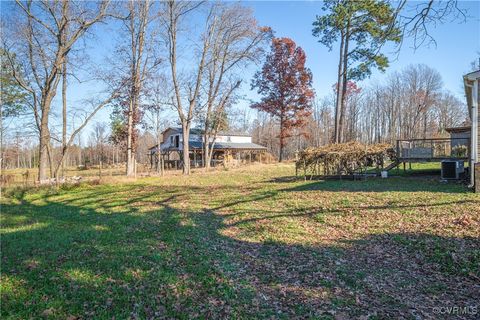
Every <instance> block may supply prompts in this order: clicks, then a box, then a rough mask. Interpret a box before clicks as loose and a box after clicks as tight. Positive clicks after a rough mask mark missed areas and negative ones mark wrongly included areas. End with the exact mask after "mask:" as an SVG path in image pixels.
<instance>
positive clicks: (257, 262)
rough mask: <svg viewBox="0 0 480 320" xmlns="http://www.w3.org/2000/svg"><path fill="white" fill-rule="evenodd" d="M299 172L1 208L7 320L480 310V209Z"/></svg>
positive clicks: (399, 186)
mask: <svg viewBox="0 0 480 320" xmlns="http://www.w3.org/2000/svg"><path fill="white" fill-rule="evenodd" d="M293 172H294V168H293V166H292V165H259V166H252V167H248V168H242V169H235V170H229V171H219V172H212V173H208V174H203V173H201V172H197V173H196V174H195V175H193V176H191V177H182V176H167V177H164V178H145V179H139V180H137V181H136V182H133V183H132V182H130V183H128V182H119V183H116V184H106V185H97V186H91V185H81V186H77V187H63V188H61V189H48V188H46V189H33V190H30V191H25V190H21V189H15V190H13V189H12V190H10V191H9V192H7V196H6V197H5V198H3V199H2V200H1V205H2V206H1V228H0V230H1V259H2V260H1V263H2V264H1V282H0V283H1V315H0V316H1V318H2V319H28V318H42V317H43V318H51V319H66V318H69V319H80V318H81V319H112V318H113V317H115V318H116V319H125V318H138V319H154V318H155V319H157V318H180V319H191V318H200V319H207V318H208V319H210V318H245V319H251V318H280V319H283V318H284V319H290V318H292V317H295V316H297V317H303V318H316V319H333V318H335V317H338V316H339V315H341V316H344V317H346V318H359V317H361V316H364V317H367V318H368V316H370V317H373V318H375V317H376V318H379V319H384V318H401V317H404V318H409V317H412V313H411V310H415V314H417V315H422V317H428V316H430V317H432V316H433V314H432V310H433V309H432V308H433V307H437V306H445V305H447V306H448V305H452V306H472V305H478V300H477V298H478V296H479V295H480V292H479V287H478V279H479V277H480V270H479V265H480V249H479V248H480V240H479V237H480V219H479V213H480V197H479V196H478V195H475V194H473V193H470V192H469V191H468V190H467V189H466V187H464V186H463V185H461V184H457V183H448V184H444V183H440V182H439V179H438V178H424V179H419V178H415V179H412V178H408V177H394V178H389V179H376V178H375V179H367V180H366V181H303V180H296V179H293V178H292V177H291V176H292V174H293Z"/></svg>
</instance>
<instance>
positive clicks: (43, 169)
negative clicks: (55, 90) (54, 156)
mask: <svg viewBox="0 0 480 320" xmlns="http://www.w3.org/2000/svg"><path fill="white" fill-rule="evenodd" d="M52 99H53V96H52V95H46V96H45V98H44V99H42V100H43V107H42V108H41V110H42V115H41V119H40V130H39V131H40V132H39V134H40V141H39V159H38V160H39V163H38V182H39V183H43V182H45V181H46V180H47V178H48V174H47V170H48V167H49V145H50V130H49V128H48V116H49V114H50V104H51V101H52Z"/></svg>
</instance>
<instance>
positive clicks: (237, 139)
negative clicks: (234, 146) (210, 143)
mask: <svg viewBox="0 0 480 320" xmlns="http://www.w3.org/2000/svg"><path fill="white" fill-rule="evenodd" d="M216 141H217V142H235V143H251V142H252V137H243V136H218V137H217V140H216Z"/></svg>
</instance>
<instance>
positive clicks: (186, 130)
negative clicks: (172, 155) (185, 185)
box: [182, 120, 191, 175]
mask: <svg viewBox="0 0 480 320" xmlns="http://www.w3.org/2000/svg"><path fill="white" fill-rule="evenodd" d="M190 125H191V124H190V123H189V122H188V121H186V120H185V121H182V130H183V132H182V137H183V142H182V144H183V171H182V172H183V174H184V175H189V174H190V145H189V141H188V140H189V138H190Z"/></svg>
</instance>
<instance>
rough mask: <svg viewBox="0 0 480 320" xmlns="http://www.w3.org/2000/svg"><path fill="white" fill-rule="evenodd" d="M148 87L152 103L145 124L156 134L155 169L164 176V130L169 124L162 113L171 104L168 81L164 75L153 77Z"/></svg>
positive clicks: (147, 108) (147, 109)
mask: <svg viewBox="0 0 480 320" xmlns="http://www.w3.org/2000/svg"><path fill="white" fill-rule="evenodd" d="M147 87H148V89H147V91H148V98H149V101H150V102H149V104H148V105H147V106H146V110H145V111H146V112H145V120H146V121H145V124H146V127H147V129H152V130H153V132H154V136H155V145H156V150H155V167H156V170H157V172H158V173H160V174H162V175H163V169H164V163H163V157H162V146H161V144H162V130H163V129H165V128H166V126H167V123H168V122H167V121H165V119H162V112H163V111H165V107H166V105H167V104H168V103H169V102H168V100H169V97H170V92H169V90H168V87H167V79H166V77H165V76H164V75H163V74H160V75H158V76H156V77H153V78H152V79H151V81H150V83H149V84H147Z"/></svg>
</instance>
